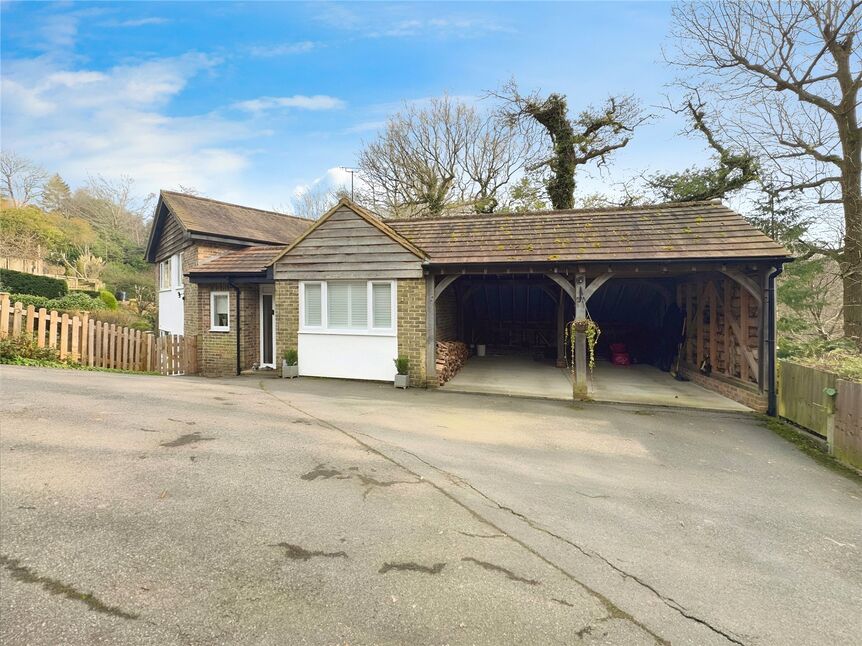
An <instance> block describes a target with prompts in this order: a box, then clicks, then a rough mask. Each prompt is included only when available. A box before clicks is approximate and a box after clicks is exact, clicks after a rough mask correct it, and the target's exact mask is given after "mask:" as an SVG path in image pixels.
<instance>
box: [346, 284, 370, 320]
mask: <svg viewBox="0 0 862 646" xmlns="http://www.w3.org/2000/svg"><path fill="white" fill-rule="evenodd" d="M350 327H352V328H360V329H365V328H367V327H368V283H350Z"/></svg>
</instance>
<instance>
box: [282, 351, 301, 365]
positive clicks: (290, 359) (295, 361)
mask: <svg viewBox="0 0 862 646" xmlns="http://www.w3.org/2000/svg"><path fill="white" fill-rule="evenodd" d="M284 360H285V361H286V362H287V365H289V366H296V365H299V352H297V351H296V349H295V348H288V349H287V350H285V351H284Z"/></svg>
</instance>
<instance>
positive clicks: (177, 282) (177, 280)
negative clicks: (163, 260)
mask: <svg viewBox="0 0 862 646" xmlns="http://www.w3.org/2000/svg"><path fill="white" fill-rule="evenodd" d="M171 264H172V265H173V272H172V273H173V277H174V278H173V285H174V287H182V286H183V254H182V252H180V253H178V254H174V255H173V257H171Z"/></svg>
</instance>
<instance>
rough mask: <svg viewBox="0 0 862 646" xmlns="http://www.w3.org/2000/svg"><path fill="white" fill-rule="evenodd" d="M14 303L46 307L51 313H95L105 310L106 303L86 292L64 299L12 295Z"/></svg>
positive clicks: (67, 296)
mask: <svg viewBox="0 0 862 646" xmlns="http://www.w3.org/2000/svg"><path fill="white" fill-rule="evenodd" d="M10 298H11V300H12V302H13V303H17V302H19V301H20V302H21V303H22V304H23V305H24V307H26V306H27V305H32V306H33V307H35V308H36V309H39V308H40V307H44V308H45V309H46V310H48V311H49V312H50V311H51V310H57V311H58V312H95V311H98V310H104V309H105V303H104V302H103V301H102V299H100V298H92V297H90V296H87V295H86V294H85V293H84V292H71V293H69V294H67V295H66V296H63V297H62V298H45V297H44V296H34V295H33V294H12V295H11V296H10Z"/></svg>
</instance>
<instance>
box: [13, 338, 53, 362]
mask: <svg viewBox="0 0 862 646" xmlns="http://www.w3.org/2000/svg"><path fill="white" fill-rule="evenodd" d="M57 357H58V355H57V350H56V349H55V348H40V347H39V344H38V343H37V342H36V339H35V338H34V337H32V336H30V335H29V334H20V335H18V336H7V337H6V338H4V339H0V363H14V362H15V361H16V360H19V359H33V360H36V361H57Z"/></svg>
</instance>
